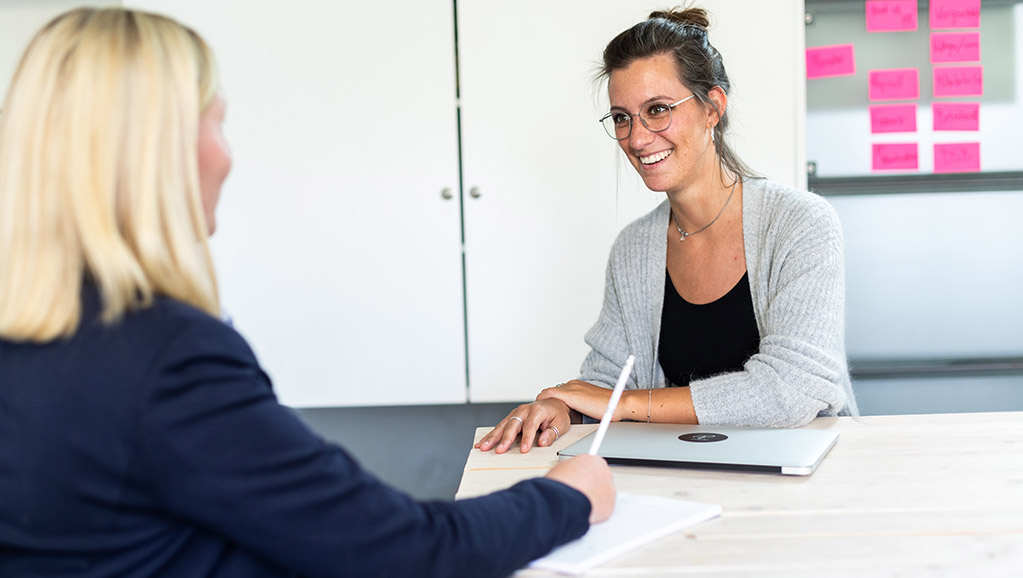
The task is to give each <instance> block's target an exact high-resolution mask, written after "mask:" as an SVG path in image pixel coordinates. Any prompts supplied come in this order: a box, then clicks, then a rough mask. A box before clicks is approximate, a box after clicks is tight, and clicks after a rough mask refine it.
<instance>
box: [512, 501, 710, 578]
mask: <svg viewBox="0 0 1023 578" xmlns="http://www.w3.org/2000/svg"><path fill="white" fill-rule="evenodd" d="M720 515H721V506H718V505H716V504H704V503H701V502H688V501H685V500H676V499H674V498H663V497H660V496H646V495H641V494H627V493H624V492H619V493H618V498H617V500H615V509H614V512H613V513H612V514H611V517H610V518H608V519H607V521H605V522H602V523H600V524H594V525H592V526H590V530H589V531H588V532H586V534H584V535H583V537H582V538H579V539H578V540H575V541H572V542H569V543H568V544H564V545H563V546H560V547H558V548H555V549H554V550H552V551H551V552H550V553H549V554H547V555H546V556H544V557H543V558H539V559H537V560H534V561H533V562H532V563H531V564H530V565H529V566H530V568H539V569H543V570H551V571H554V572H560V573H562V574H582V573H583V572H585V571H587V570H589V569H590V568H593V567H594V566H597V565H599V564H603V563H604V562H607V561H608V560H610V559H612V558H614V557H616V556H619V555H621V554H624V553H625V552H628V551H629V550H633V549H635V548H638V547H640V546H642V545H644V544H648V543H650V542H652V541H654V540H656V539H658V538H661V537H664V536H667V535H669V534H672V533H674V532H678V531H679V530H682V529H684V528H688V527H690V526H695V525H696V524H699V523H700V522H704V521H706V520H709V519H711V518H715V517H717V516H720Z"/></svg>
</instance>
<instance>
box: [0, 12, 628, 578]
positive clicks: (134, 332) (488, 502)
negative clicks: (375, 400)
mask: <svg viewBox="0 0 1023 578" xmlns="http://www.w3.org/2000/svg"><path fill="white" fill-rule="evenodd" d="M224 111H225V102H224V98H223V96H222V94H221V92H220V90H219V84H218V82H217V76H216V72H215V67H214V62H213V57H212V55H211V54H210V52H209V49H208V48H207V46H206V44H205V43H204V42H203V40H202V39H201V38H199V36H197V35H196V34H195V33H194V32H192V31H191V30H189V29H187V28H185V27H183V26H181V25H179V24H177V23H175V22H174V21H172V20H169V19H167V18H164V17H160V16H156V15H152V14H147V13H142V12H135V11H130V10H123V9H102V10H96V9H80V10H75V11H72V12H69V13H67V14H64V15H62V16H60V17H58V18H56V19H55V20H53V21H52V22H50V23H49V24H48V25H47V26H46V27H45V28H44V29H43V30H42V31H40V32H39V33H38V34H37V35H36V37H35V38H34V40H33V41H32V43H31V44H30V46H29V47H28V49H27V51H26V53H25V55H24V57H23V58H22V61H21V63H20V65H19V67H18V69H17V72H16V74H15V77H14V80H13V82H12V84H11V88H10V91H9V94H8V96H7V100H6V102H5V103H4V106H3V114H2V115H0V496H2V498H0V575H2V576H68V575H90V576H115V575H116V576H121V575H132V576H156V575H159V576H188V577H193V576H228V575H229V576H246V577H253V576H284V575H295V574H302V575H309V576H323V575H350V576H377V575H385V574H386V575H391V576H410V575H432V576H453V575H472V576H491V575H505V574H507V573H509V572H511V571H512V570H514V569H515V568H517V567H519V566H521V565H523V564H525V563H526V562H528V561H529V560H530V559H532V558H535V557H538V556H540V555H542V554H544V553H546V552H547V551H548V550H550V549H551V548H553V547H554V546H556V545H558V544H561V543H563V542H566V541H568V540H571V539H573V538H575V537H578V536H579V535H581V534H583V533H584V532H585V531H586V530H587V528H588V523H589V522H596V521H600V520H603V519H606V518H607V517H608V516H609V515H610V512H611V509H612V507H613V503H614V490H613V484H612V481H611V477H610V473H609V470H608V468H607V465H606V464H605V463H604V462H603V460H601V459H599V458H595V457H587V458H585V459H576V460H573V461H570V462H565V463H562V464H559V465H558V466H557V467H555V468H554V469H552V470H551V471H550V472H549V473H548V474H547V476H546V477H545V478H543V479H535V480H529V481H526V482H522V483H520V484H518V485H516V486H514V487H512V488H511V489H509V490H506V491H503V492H498V493H496V494H492V495H489V496H485V497H482V498H478V499H474V500H465V501H462V502H459V503H430V504H421V503H417V502H415V501H413V500H412V499H410V498H409V497H407V496H405V495H403V494H401V493H399V492H397V491H395V490H392V489H390V488H388V487H386V486H384V485H383V484H381V483H380V482H379V481H377V480H376V479H375V478H374V477H373V476H371V475H370V474H368V473H367V472H365V471H364V470H362V469H361V468H360V467H359V466H358V464H356V463H355V462H354V461H353V460H352V458H351V457H349V456H348V454H346V453H345V452H344V451H343V450H342V449H341V448H338V447H336V446H332V445H330V444H328V443H326V442H324V441H323V440H321V439H319V438H318V437H317V436H316V435H314V434H313V433H312V432H310V431H309V430H308V429H306V427H304V426H303V424H302V423H301V422H300V421H299V420H298V419H297V418H295V417H294V416H293V415H292V414H291V412H289V411H288V410H287V409H285V408H283V407H281V406H280V405H278V404H277V401H276V399H275V397H274V394H273V391H272V389H271V385H270V382H269V380H268V379H267V376H266V374H264V373H263V371H262V370H261V369H260V367H259V364H258V363H257V361H256V359H255V358H254V357H253V354H252V352H251V351H250V349H249V348H248V346H247V345H246V343H245V341H244V340H243V339H242V338H241V337H240V336H239V335H238V334H236V333H235V332H234V331H233V330H232V329H231V328H229V327H228V326H226V325H224V324H223V323H221V322H220V321H219V320H218V316H219V309H218V297H217V283H216V276H215V274H214V270H213V266H212V264H211V260H210V256H209V251H208V249H207V243H206V237H207V235H208V234H209V233H211V232H212V231H213V229H214V227H215V219H214V209H215V207H216V205H217V200H218V197H219V194H220V187H221V184H222V183H223V181H224V179H225V178H226V176H227V173H228V172H229V170H230V166H231V158H230V153H229V150H228V148H227V145H226V143H225V141H224V137H223V134H222V132H221V123H222V121H223V117H224Z"/></svg>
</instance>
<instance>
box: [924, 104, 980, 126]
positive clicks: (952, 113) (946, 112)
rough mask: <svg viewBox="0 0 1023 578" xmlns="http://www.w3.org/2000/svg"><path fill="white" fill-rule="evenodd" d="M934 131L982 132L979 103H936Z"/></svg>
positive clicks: (934, 106)
mask: <svg viewBox="0 0 1023 578" xmlns="http://www.w3.org/2000/svg"><path fill="white" fill-rule="evenodd" d="M931 109H932V111H933V113H934V130H980V103H979V102H935V103H934V104H932V105H931Z"/></svg>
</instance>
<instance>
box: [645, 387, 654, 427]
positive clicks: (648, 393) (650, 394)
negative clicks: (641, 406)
mask: <svg viewBox="0 0 1023 578" xmlns="http://www.w3.org/2000/svg"><path fill="white" fill-rule="evenodd" d="M653 397H654V388H652V387H651V388H650V389H648V390H646V422H647V423H650V400H651V399H653Z"/></svg>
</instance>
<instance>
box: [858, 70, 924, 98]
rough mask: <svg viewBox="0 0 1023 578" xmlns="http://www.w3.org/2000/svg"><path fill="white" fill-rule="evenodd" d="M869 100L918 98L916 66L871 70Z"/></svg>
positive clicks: (917, 71)
mask: <svg viewBox="0 0 1023 578" xmlns="http://www.w3.org/2000/svg"><path fill="white" fill-rule="evenodd" d="M868 93H869V96H870V100H916V99H917V98H920V71H919V70H918V69H916V68H890V69H886V70H871V71H870V79H869V88H868Z"/></svg>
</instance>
